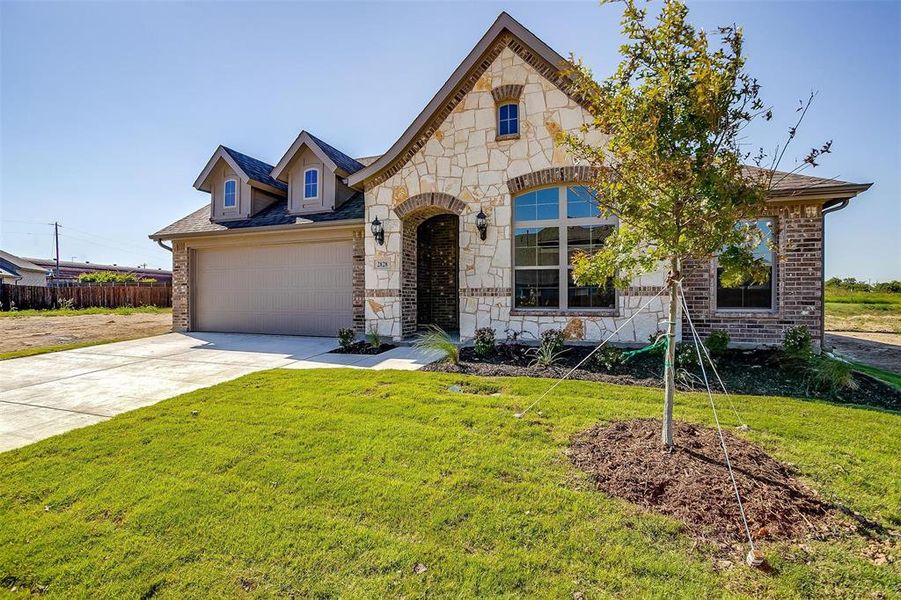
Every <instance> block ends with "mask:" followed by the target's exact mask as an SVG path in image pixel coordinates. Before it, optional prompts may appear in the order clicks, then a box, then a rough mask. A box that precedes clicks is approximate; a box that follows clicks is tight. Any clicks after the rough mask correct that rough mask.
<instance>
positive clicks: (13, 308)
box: [9, 300, 19, 312]
mask: <svg viewBox="0 0 901 600" xmlns="http://www.w3.org/2000/svg"><path fill="white" fill-rule="evenodd" d="M9 312H19V307H18V306H16V303H15V302H13V301H12V300H10V301H9Z"/></svg>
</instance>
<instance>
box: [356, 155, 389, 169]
mask: <svg viewBox="0 0 901 600" xmlns="http://www.w3.org/2000/svg"><path fill="white" fill-rule="evenodd" d="M381 156H382V155H381V154H376V155H373V156H358V157H357V158H356V159H355V160H356V161H357V162H358V163H360V164H361V165H363V166H364V167H368V166H369V165H371V164H372V163H374V162H375V161H377V160H378V159H379V157H381Z"/></svg>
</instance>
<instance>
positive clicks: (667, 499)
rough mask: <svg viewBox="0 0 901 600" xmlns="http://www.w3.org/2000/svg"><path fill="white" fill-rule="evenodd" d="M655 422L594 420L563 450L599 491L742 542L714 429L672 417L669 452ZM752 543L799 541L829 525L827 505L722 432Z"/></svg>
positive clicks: (708, 536)
mask: <svg viewBox="0 0 901 600" xmlns="http://www.w3.org/2000/svg"><path fill="white" fill-rule="evenodd" d="M660 430H661V423H660V420H655V419H637V420H633V421H623V422H615V423H611V424H604V425H596V426H595V427H592V428H591V429H589V430H587V431H583V432H581V433H579V434H577V435H575V436H574V437H573V440H572V445H571V446H570V449H569V456H570V459H571V460H572V462H573V464H574V465H576V466H577V467H579V468H580V469H582V470H583V471H585V472H587V473H588V474H589V475H590V476H591V479H592V480H593V481H594V483H595V485H596V487H597V489H598V490H601V491H603V492H606V493H608V494H610V495H612V496H616V497H619V498H624V499H626V500H628V501H629V502H633V503H635V504H637V505H639V506H641V507H642V508H645V509H648V510H652V511H655V512H658V513H661V514H664V515H667V516H669V517H673V518H675V519H678V520H680V521H682V522H683V523H684V524H685V525H686V528H687V529H688V531H689V533H690V534H691V535H693V536H694V537H696V538H698V539H701V540H703V541H709V542H714V543H719V544H731V543H742V542H745V541H746V540H747V535H746V534H745V530H744V527H743V525H742V523H741V517H740V514H739V510H738V504H737V503H736V500H735V492H734V490H733V487H732V482H731V480H730V478H729V471H728V469H727V468H726V463H725V460H724V459H723V451H722V447H721V446H720V441H719V436H718V435H717V432H716V430H714V429H709V428H706V427H701V426H698V425H692V424H689V423H676V424H675V427H674V441H675V444H676V447H675V448H674V450H673V451H672V452H665V451H664V450H662V449H661V442H660ZM723 433H724V435H725V439H726V448H727V449H728V451H729V459H730V460H731V462H732V469H733V472H734V473H735V478H736V481H737V483H738V489H739V492H740V494H741V499H742V503H743V504H744V507H745V514H746V515H747V517H748V523H749V525H750V529H751V535H752V536H753V538H754V540H755V542H757V541H760V540H764V539H769V540H777V539H778V540H797V539H801V538H805V537H808V536H809V535H811V534H817V533H826V532H828V531H829V530H831V529H832V528H831V526H830V522H829V521H830V511H831V507H830V505H829V504H827V503H826V502H824V501H823V500H821V499H820V498H819V497H818V496H817V493H816V492H814V491H813V490H811V489H810V488H808V487H807V486H805V485H804V484H803V483H801V482H800V481H799V480H798V479H797V478H796V477H795V475H794V473H793V471H792V469H791V468H790V467H788V466H787V465H784V464H782V463H780V462H779V461H777V460H775V459H774V458H772V457H770V456H769V455H767V454H766V453H765V452H764V451H763V450H761V449H760V448H758V447H757V446H755V445H753V444H751V443H749V442H747V441H745V440H743V439H741V438H738V437H736V436H734V435H732V434H731V433H729V432H727V431H724V432H723Z"/></svg>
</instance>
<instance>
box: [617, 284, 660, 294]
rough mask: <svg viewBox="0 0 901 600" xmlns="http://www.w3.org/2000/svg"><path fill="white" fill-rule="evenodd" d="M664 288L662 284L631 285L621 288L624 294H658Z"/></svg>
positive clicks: (620, 291)
mask: <svg viewBox="0 0 901 600" xmlns="http://www.w3.org/2000/svg"><path fill="white" fill-rule="evenodd" d="M661 290H663V286H660V285H630V286H629V287H626V288H623V289H621V290H619V293H620V295H622V296H656V295H657V294H659V293H660V291H661Z"/></svg>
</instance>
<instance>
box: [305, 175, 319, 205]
mask: <svg viewBox="0 0 901 600" xmlns="http://www.w3.org/2000/svg"><path fill="white" fill-rule="evenodd" d="M318 197H319V169H307V170H306V171H304V172H303V199H304V200H314V199H316V198H318Z"/></svg>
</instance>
